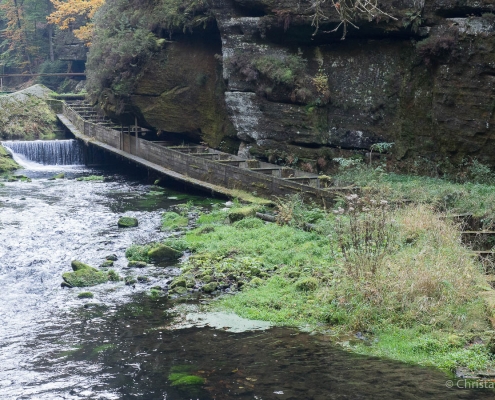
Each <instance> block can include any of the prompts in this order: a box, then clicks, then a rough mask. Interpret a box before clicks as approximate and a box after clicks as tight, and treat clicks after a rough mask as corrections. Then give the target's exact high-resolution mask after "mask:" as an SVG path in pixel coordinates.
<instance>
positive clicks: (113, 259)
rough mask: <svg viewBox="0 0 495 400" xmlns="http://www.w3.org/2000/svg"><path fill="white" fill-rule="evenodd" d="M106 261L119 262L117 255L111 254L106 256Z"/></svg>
mask: <svg viewBox="0 0 495 400" xmlns="http://www.w3.org/2000/svg"><path fill="white" fill-rule="evenodd" d="M105 260H109V261H117V260H118V257H117V255H116V254H110V255H109V256H106V257H105Z"/></svg>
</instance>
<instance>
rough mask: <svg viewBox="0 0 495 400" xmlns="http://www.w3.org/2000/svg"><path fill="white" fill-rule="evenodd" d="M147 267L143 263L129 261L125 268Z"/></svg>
mask: <svg viewBox="0 0 495 400" xmlns="http://www.w3.org/2000/svg"><path fill="white" fill-rule="evenodd" d="M147 265H148V264H146V263H145V262H144V261H129V263H128V264H127V268H146V266H147Z"/></svg>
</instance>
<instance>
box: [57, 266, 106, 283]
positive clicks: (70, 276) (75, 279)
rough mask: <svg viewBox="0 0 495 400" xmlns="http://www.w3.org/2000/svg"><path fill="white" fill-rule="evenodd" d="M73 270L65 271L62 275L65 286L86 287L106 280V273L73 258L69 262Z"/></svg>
mask: <svg viewBox="0 0 495 400" xmlns="http://www.w3.org/2000/svg"><path fill="white" fill-rule="evenodd" d="M71 266H72V269H73V270H74V272H66V273H64V274H63V275H62V278H63V279H64V283H65V286H69V287H87V286H95V285H99V284H101V283H105V282H107V281H108V274H106V273H104V272H100V271H98V270H97V269H96V268H93V267H91V266H89V265H87V264H84V263H82V262H80V261H77V260H74V261H72V263H71Z"/></svg>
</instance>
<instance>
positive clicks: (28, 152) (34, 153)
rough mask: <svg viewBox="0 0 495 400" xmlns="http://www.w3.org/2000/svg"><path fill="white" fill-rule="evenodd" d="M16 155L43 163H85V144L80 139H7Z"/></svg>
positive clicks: (5, 143)
mask: <svg viewBox="0 0 495 400" xmlns="http://www.w3.org/2000/svg"><path fill="white" fill-rule="evenodd" d="M2 145H3V146H4V147H6V148H8V149H9V150H10V151H11V152H12V153H13V154H14V156H17V155H20V156H22V157H23V158H24V159H26V160H28V161H33V162H35V163H38V164H43V165H84V150H83V145H82V144H81V143H80V142H79V141H78V140H74V139H71V140H33V141H5V142H2Z"/></svg>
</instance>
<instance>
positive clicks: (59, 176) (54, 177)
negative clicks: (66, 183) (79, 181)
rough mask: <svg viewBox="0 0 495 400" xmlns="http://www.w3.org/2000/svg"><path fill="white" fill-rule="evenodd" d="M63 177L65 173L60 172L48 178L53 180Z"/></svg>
mask: <svg viewBox="0 0 495 400" xmlns="http://www.w3.org/2000/svg"><path fill="white" fill-rule="evenodd" d="M64 178H65V174H64V173H63V172H62V173H60V174H57V175H54V176H52V177H51V178H50V179H48V180H49V181H54V180H56V179H64Z"/></svg>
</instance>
